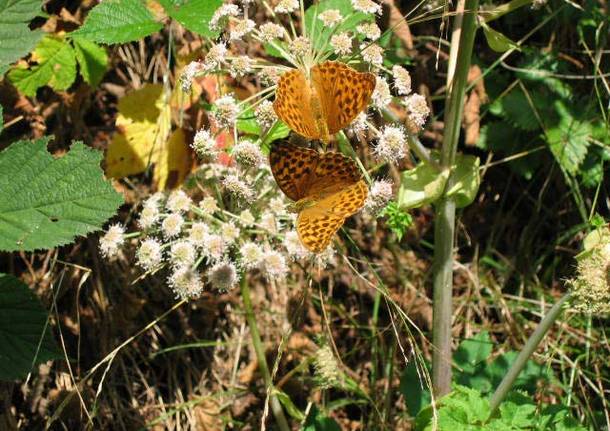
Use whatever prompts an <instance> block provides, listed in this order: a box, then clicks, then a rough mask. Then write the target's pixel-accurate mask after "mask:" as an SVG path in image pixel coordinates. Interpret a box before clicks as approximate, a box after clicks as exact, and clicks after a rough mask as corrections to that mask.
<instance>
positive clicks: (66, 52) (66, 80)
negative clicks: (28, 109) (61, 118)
mask: <svg viewBox="0 0 610 431" xmlns="http://www.w3.org/2000/svg"><path fill="white" fill-rule="evenodd" d="M32 59H33V60H35V61H37V62H38V64H37V65H36V66H33V67H31V68H23V67H16V68H14V69H12V70H11V71H10V72H9V74H8V77H9V79H10V80H11V82H12V83H13V85H14V86H15V87H16V88H17V89H18V90H19V91H20V92H21V93H23V94H25V95H26V96H35V95H36V90H38V89H39V88H40V87H43V86H45V85H49V86H51V87H53V88H54V89H55V90H58V91H61V90H66V89H68V88H69V87H70V86H71V85H72V83H73V82H74V80H75V79H76V58H75V57H74V50H73V49H72V47H71V46H70V44H69V43H67V42H66V41H65V40H64V39H62V38H58V37H53V36H45V37H43V38H42V40H41V41H40V43H39V44H38V46H37V47H36V49H35V50H34V53H33V55H32Z"/></svg>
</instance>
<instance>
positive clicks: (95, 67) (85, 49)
mask: <svg viewBox="0 0 610 431" xmlns="http://www.w3.org/2000/svg"><path fill="white" fill-rule="evenodd" d="M72 40H73V42H74V52H75V54H76V61H77V62H78V66H79V67H80V73H81V75H83V79H84V80H85V82H87V83H88V84H90V85H91V86H92V87H96V86H97V85H98V84H99V83H100V81H101V80H102V77H103V76H104V73H106V67H107V66H108V54H107V53H106V50H105V49H104V48H102V47H101V46H99V45H97V44H96V43H95V42H91V41H90V40H87V39H83V38H82V37H78V36H77V37H74V38H73V39H72Z"/></svg>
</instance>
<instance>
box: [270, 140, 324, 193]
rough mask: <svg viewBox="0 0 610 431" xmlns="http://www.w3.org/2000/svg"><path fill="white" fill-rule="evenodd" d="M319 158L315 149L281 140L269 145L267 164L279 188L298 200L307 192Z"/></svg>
mask: <svg viewBox="0 0 610 431" xmlns="http://www.w3.org/2000/svg"><path fill="white" fill-rule="evenodd" d="M319 158H320V154H319V153H318V152H317V151H315V150H312V149H309V148H303V147H299V146H298V145H294V144H291V143H290V142H288V141H287V140H281V141H276V142H274V143H273V144H272V146H271V151H270V152H269V166H270V167H271V173H272V174H273V177H274V178H275V181H276V182H277V185H278V187H279V188H280V190H282V191H283V192H284V194H285V195H286V196H288V197H289V198H290V199H292V200H293V201H298V200H299V199H302V198H304V197H305V196H306V195H307V194H308V193H309V185H308V184H309V181H310V177H311V176H312V174H313V173H314V172H315V170H316V166H317V164H318V160H319Z"/></svg>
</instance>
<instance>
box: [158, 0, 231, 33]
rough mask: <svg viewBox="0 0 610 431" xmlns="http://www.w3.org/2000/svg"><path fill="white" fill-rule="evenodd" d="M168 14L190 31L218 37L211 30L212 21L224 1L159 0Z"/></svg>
mask: <svg viewBox="0 0 610 431" xmlns="http://www.w3.org/2000/svg"><path fill="white" fill-rule="evenodd" d="M159 2H160V3H161V4H162V5H163V8H164V9H165V11H166V12H167V14H168V15H169V16H170V17H172V18H173V19H175V20H176V21H178V22H179V23H180V24H182V25H183V26H184V27H185V28H187V29H188V30H190V31H192V32H195V33H197V34H200V35H201V36H206V37H216V36H218V31H213V30H211V29H210V19H212V15H214V12H216V9H218V8H219V7H220V6H221V5H222V0H159Z"/></svg>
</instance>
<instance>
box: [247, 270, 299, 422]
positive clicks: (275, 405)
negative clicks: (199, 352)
mask: <svg viewBox="0 0 610 431" xmlns="http://www.w3.org/2000/svg"><path fill="white" fill-rule="evenodd" d="M240 287H241V298H242V301H243V302H244V311H245V313H246V320H247V321H248V326H249V327H250V334H251V335H252V344H253V345H254V351H255V352H256V359H257V360H258V368H259V369H260V370H261V372H262V373H263V379H264V380H265V386H266V387H267V391H269V390H271V388H273V380H271V373H270V372H269V366H268V365H267V359H266V358H265V348H264V347H263V343H262V341H261V335H260V332H258V325H257V324H256V317H255V315H254V309H253V308H252V300H251V299H250V287H249V286H248V282H247V281H246V276H245V275H244V276H243V277H242V280H241V284H240ZM269 402H270V403H271V411H272V412H273V416H274V417H275V421H276V422H277V424H278V426H279V428H280V430H281V431H290V427H289V426H288V421H286V416H284V410H282V406H281V404H280V402H279V400H278V399H277V397H276V396H275V395H271V396H270V397H269Z"/></svg>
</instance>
